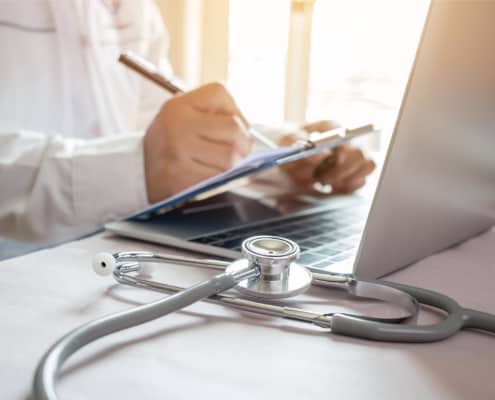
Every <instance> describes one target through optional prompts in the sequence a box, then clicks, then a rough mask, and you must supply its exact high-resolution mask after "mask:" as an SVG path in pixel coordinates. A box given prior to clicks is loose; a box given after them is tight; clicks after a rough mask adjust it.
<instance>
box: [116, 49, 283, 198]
mask: <svg viewBox="0 0 495 400" xmlns="http://www.w3.org/2000/svg"><path fill="white" fill-rule="evenodd" d="M119 61H120V62H122V63H123V64H125V65H126V66H128V67H130V68H131V69H133V70H134V71H136V72H138V73H139V74H141V75H142V76H144V77H146V78H148V79H150V80H151V81H153V82H155V83H156V84H158V85H159V86H161V87H162V88H164V89H166V90H167V91H169V92H171V93H172V94H175V96H174V97H173V98H171V99H170V100H168V101H167V102H166V103H165V104H164V105H163V107H162V108H161V110H160V111H159V113H158V114H157V115H156V117H155V119H154V120H153V122H152V123H151V125H150V126H149V128H148V130H147V132H146V135H145V138H144V141H143V150H144V158H145V171H146V185H147V192H148V200H149V202H150V203H156V202H158V201H161V200H163V199H165V198H167V197H169V196H171V195H173V194H175V193H177V192H179V191H181V190H183V189H185V188H187V187H190V186H192V185H194V184H196V183H199V182H201V181H203V180H205V179H207V178H210V177H212V176H214V175H217V174H219V173H221V172H224V171H226V170H228V169H230V168H232V167H233V166H234V164H235V163H236V162H237V161H239V160H240V159H242V158H244V157H246V156H247V155H248V154H249V152H250V150H251V146H252V142H253V140H254V139H257V140H260V139H259V137H260V136H259V135H257V134H256V133H255V134H253V132H252V131H251V130H250V128H249V124H248V122H247V121H246V119H245V118H244V116H243V115H242V113H241V112H240V110H239V108H238V107H237V105H236V103H235V101H234V99H233V98H232V96H231V95H230V94H229V93H228V92H227V90H226V89H225V87H224V86H223V85H221V84H219V83H211V84H208V85H204V86H201V87H199V88H198V89H195V90H192V91H189V92H184V90H183V89H182V88H181V87H180V86H179V85H178V84H177V83H174V82H173V81H171V80H169V79H167V78H166V77H165V76H164V75H162V74H161V73H160V71H158V69H157V68H156V67H155V66H154V65H153V64H151V63H149V62H147V61H146V60H144V59H142V58H141V57H139V56H137V55H135V54H133V53H124V54H122V55H121V56H120V58H119ZM263 139H264V138H262V139H261V140H263ZM265 145H267V146H270V147H274V146H275V145H274V144H273V143H272V142H270V141H268V140H265ZM275 147H276V146H275Z"/></svg>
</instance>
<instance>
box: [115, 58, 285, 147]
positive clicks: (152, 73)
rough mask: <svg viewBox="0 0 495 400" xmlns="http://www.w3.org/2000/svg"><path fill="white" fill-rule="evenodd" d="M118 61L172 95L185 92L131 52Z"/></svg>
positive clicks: (267, 142)
mask: <svg viewBox="0 0 495 400" xmlns="http://www.w3.org/2000/svg"><path fill="white" fill-rule="evenodd" d="M119 61H120V62H121V63H122V64H124V65H125V66H127V67H129V68H130V69H132V70H133V71H135V72H137V73H138V74H140V75H142V76H143V77H145V78H147V79H149V80H150V81H152V82H154V83H156V84H157V85H158V86H160V87H162V88H163V89H165V90H167V91H169V92H170V93H172V94H177V93H183V92H185V89H184V88H182V87H181V85H180V83H178V82H176V81H174V80H172V79H168V78H167V77H166V76H164V75H163V74H162V73H161V72H160V71H159V69H158V68H157V67H156V66H155V65H154V64H153V63H151V62H149V61H148V60H146V59H144V58H143V57H141V56H139V55H137V54H135V53H133V52H131V51H125V52H123V53H122V54H120V56H119ZM248 132H249V134H250V135H251V136H252V137H253V138H254V139H256V140H257V141H258V142H259V143H261V144H263V145H265V146H266V147H268V148H270V149H276V148H278V146H277V144H276V143H275V142H273V141H272V140H271V139H269V138H267V137H266V136H265V135H263V134H262V133H261V132H259V131H258V130H256V129H253V128H252V127H249V128H248Z"/></svg>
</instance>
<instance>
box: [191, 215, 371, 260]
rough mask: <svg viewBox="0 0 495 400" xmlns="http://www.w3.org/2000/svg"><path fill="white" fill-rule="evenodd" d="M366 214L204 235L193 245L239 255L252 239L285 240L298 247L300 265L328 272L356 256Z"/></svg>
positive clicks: (274, 223) (305, 218) (285, 221)
mask: <svg viewBox="0 0 495 400" xmlns="http://www.w3.org/2000/svg"><path fill="white" fill-rule="evenodd" d="M366 214H367V208H366V207H363V206H354V207H345V208H340V209H333V210H325V211H322V212H318V213H315V214H310V215H305V216H297V217H292V218H291V217H288V218H284V219H283V220H277V221H272V222H268V223H267V222H263V223H260V224H257V225H252V226H249V227H243V228H238V229H231V230H229V231H225V232H222V233H218V234H210V235H205V236H201V237H198V238H195V239H192V240H191V241H192V242H195V243H201V244H206V245H210V246H216V247H222V248H225V249H229V250H234V251H240V250H241V244H242V242H243V241H244V240H245V239H247V238H248V237H250V236H255V235H275V236H282V237H285V238H288V239H291V240H293V241H295V242H296V243H297V244H298V245H299V247H300V249H301V255H300V257H299V259H298V262H299V263H301V264H304V265H306V266H311V267H314V268H326V267H328V266H330V265H332V264H334V263H336V262H340V261H343V260H346V259H348V258H350V257H354V256H355V255H356V251H357V246H358V245H359V240H360V238H361V233H362V230H363V227H364V222H365V217H366Z"/></svg>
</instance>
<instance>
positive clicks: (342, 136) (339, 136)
mask: <svg viewBox="0 0 495 400" xmlns="http://www.w3.org/2000/svg"><path fill="white" fill-rule="evenodd" d="M374 132H377V130H375V129H374V127H373V125H365V126H362V127H359V128H355V129H343V128H340V129H334V130H332V131H328V132H324V133H321V134H313V135H311V136H310V139H309V140H308V141H302V142H299V143H296V144H294V145H293V146H287V147H280V148H278V149H274V150H266V151H261V152H257V153H255V154H253V155H251V156H249V157H247V158H246V159H244V160H242V161H241V162H239V163H238V164H237V165H235V166H234V167H233V168H231V169H230V170H228V171H226V172H223V173H221V174H218V175H215V176H213V177H211V178H209V179H206V180H204V181H201V182H200V183H198V184H196V185H193V186H191V187H189V188H187V189H185V190H183V191H181V192H179V193H177V194H176V195H174V196H172V197H169V198H168V199H166V200H164V201H162V202H160V203H156V204H154V205H152V206H151V207H150V208H148V209H146V210H142V211H140V212H137V213H135V214H133V215H131V216H129V217H128V218H126V219H127V220H133V219H142V218H148V217H150V216H151V215H153V214H163V213H165V212H167V211H170V210H171V209H174V208H176V207H178V206H181V205H182V204H184V203H185V202H188V201H191V200H193V199H194V198H196V197H197V196H199V195H201V194H204V193H205V192H208V191H212V190H215V189H219V188H221V187H223V186H226V185H227V184H229V183H231V182H232V181H234V180H236V179H240V178H244V177H247V176H250V175H253V174H256V173H258V172H261V171H264V170H266V169H269V168H272V167H274V166H277V165H281V164H285V163H287V162H291V161H295V160H298V159H301V158H305V157H309V156H311V155H313V154H316V153H318V152H320V151H322V150H324V149H330V148H332V147H335V146H338V145H340V144H342V143H344V142H347V141H349V140H351V139H353V138H355V137H358V136H361V135H364V134H368V133H374Z"/></svg>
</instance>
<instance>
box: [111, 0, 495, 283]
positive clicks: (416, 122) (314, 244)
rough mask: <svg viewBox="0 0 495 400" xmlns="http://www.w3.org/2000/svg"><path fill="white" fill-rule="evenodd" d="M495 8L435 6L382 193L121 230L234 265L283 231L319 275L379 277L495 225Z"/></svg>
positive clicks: (231, 200) (239, 203)
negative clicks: (250, 244)
mask: <svg viewBox="0 0 495 400" xmlns="http://www.w3.org/2000/svg"><path fill="white" fill-rule="evenodd" d="M494 20H495V2H487V1H474V0H466V1H441V0H439V1H432V3H431V5H430V9H429V12H428V16H427V19H426V21H425V26H424V29H423V33H422V37H421V40H420V44H419V47H418V50H417V54H416V58H415V62H414V64H413V68H412V72H411V74H410V77H409V82H408V86H407V89H406V91H405V95H404V98H403V100H402V105H401V109H400V111H399V114H398V118H397V122H396V125H395V128H394V133H393V137H392V141H391V143H390V146H389V149H388V154H387V158H386V161H385V165H384V167H383V170H382V173H381V176H380V180H379V183H378V186H377V189H376V193H375V196H374V198H373V201H372V203H371V206H370V204H369V203H368V202H366V201H364V200H363V199H361V198H359V197H358V196H335V197H334V196H329V198H327V199H321V198H319V199H318V198H310V197H308V196H291V197H284V196H281V197H277V196H275V197H261V198H256V197H250V196H246V195H243V194H242V193H236V192H227V193H223V194H220V195H218V196H215V197H212V198H209V199H206V200H203V201H199V202H194V203H190V204H187V205H185V206H183V207H180V208H177V209H175V210H173V211H171V212H168V213H165V214H163V215H157V216H153V217H152V218H149V219H146V220H139V221H135V220H132V221H130V220H126V221H117V222H113V223H110V224H107V225H106V229H107V230H108V231H111V232H114V233H116V234H119V235H123V236H127V237H131V238H136V239H141V240H146V241H151V242H155V243H161V244H164V245H169V246H176V247H179V248H183V249H189V250H193V251H198V252H201V253H207V254H212V255H216V256H222V257H226V258H236V257H238V256H239V251H240V245H241V243H242V241H243V240H244V239H246V238H247V237H250V236H252V235H265V234H266V235H277V236H284V237H287V238H289V239H292V240H294V241H296V242H297V243H298V244H299V246H300V247H301V256H300V258H299V262H300V263H301V264H304V265H306V266H308V267H309V268H310V269H312V270H315V271H318V270H322V269H323V270H329V271H334V272H352V271H353V272H354V273H355V274H356V275H358V276H360V277H364V278H378V277H382V276H384V275H386V274H388V273H391V272H393V271H395V270H397V269H399V268H402V267H405V266H407V265H409V264H411V263H413V262H415V261H417V260H419V259H421V258H424V257H426V256H428V255H431V254H433V253H435V252H438V251H440V250H443V249H445V248H448V247H450V246H453V245H455V244H457V243H459V242H461V241H463V240H465V239H467V238H469V237H471V236H474V235H476V234H478V233H480V232H483V231H484V230H486V229H488V228H490V227H491V226H493V225H494V224H495V52H494V51H493V49H494V48H495V24H493V21H494Z"/></svg>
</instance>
